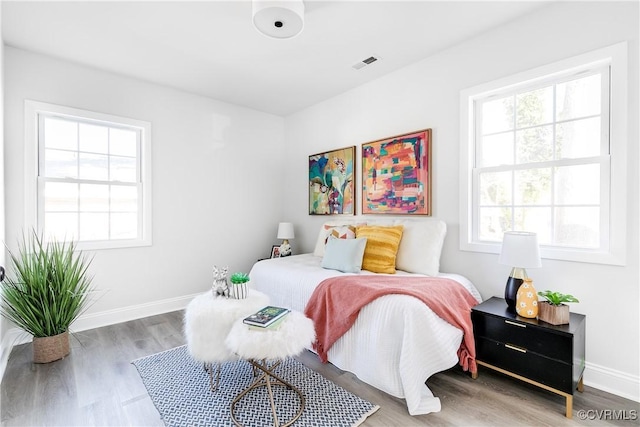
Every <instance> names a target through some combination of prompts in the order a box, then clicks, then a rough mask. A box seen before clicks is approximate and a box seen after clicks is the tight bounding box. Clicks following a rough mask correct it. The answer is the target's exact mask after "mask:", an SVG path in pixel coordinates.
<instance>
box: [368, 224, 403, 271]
mask: <svg viewBox="0 0 640 427" xmlns="http://www.w3.org/2000/svg"><path fill="white" fill-rule="evenodd" d="M403 229H404V227H403V226H402V225H395V226H392V227H384V226H381V225H362V226H358V227H356V238H360V237H366V238H367V246H366V247H365V249H364V257H363V259H362V269H363V270H369V271H371V272H373V273H390V274H394V273H395V272H396V255H397V253H398V247H399V246H400V240H401V239H402V230H403Z"/></svg>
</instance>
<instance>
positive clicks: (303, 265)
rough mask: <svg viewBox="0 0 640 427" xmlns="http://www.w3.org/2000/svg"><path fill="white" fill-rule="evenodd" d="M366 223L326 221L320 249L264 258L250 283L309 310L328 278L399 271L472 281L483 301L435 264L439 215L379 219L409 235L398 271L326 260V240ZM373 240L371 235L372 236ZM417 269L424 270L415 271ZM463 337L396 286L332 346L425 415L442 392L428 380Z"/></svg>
mask: <svg viewBox="0 0 640 427" xmlns="http://www.w3.org/2000/svg"><path fill="white" fill-rule="evenodd" d="M363 225H364V223H363V221H362V220H360V221H358V220H357V219H354V220H352V222H351V223H350V224H347V225H345V224H344V223H340V224H338V225H336V223H335V222H329V223H325V224H323V226H322V228H321V230H320V233H319V235H318V240H317V243H316V248H315V250H314V253H308V254H302V255H293V256H289V257H284V258H274V259H268V260H263V261H259V262H258V263H256V264H255V265H254V266H253V268H252V269H251V272H250V277H251V286H252V287H253V288H254V289H257V290H259V291H261V292H264V293H266V294H267V295H269V296H270V299H271V304H273V305H278V306H284V307H290V308H291V309H293V310H297V311H302V312H303V311H304V310H305V307H306V305H307V302H308V301H309V299H310V297H311V296H312V294H313V293H314V290H315V289H316V287H318V285H319V284H320V283H321V282H323V281H324V280H325V279H329V278H333V277H339V276H348V275H362V276H366V275H381V274H382V275H393V276H394V277H398V276H400V277H405V276H406V277H412V276H424V277H433V276H436V277H441V278H449V279H452V280H454V281H455V282H457V283H459V284H460V285H462V286H463V287H464V288H466V289H467V290H468V291H469V293H470V294H471V295H472V296H473V298H474V299H475V301H477V302H478V303H479V302H481V300H482V298H481V296H480V293H479V292H478V290H477V289H476V288H475V286H474V285H473V284H472V283H471V282H470V281H469V280H468V279H466V278H465V277H463V276H461V275H459V274H447V273H440V272H438V271H437V270H438V268H439V258H440V250H441V248H442V242H443V240H444V233H446V226H444V223H443V222H441V221H438V220H435V219H433V218H428V219H423V220H420V221H395V222H393V223H391V224H385V225H380V227H386V226H390V225H393V226H397V225H401V229H403V235H402V237H401V241H400V243H402V242H404V246H403V245H402V244H400V243H399V244H398V248H397V256H396V260H395V262H396V264H398V265H397V267H405V268H406V270H401V269H399V268H397V269H396V270H395V272H394V273H373V272H371V271H368V270H358V271H354V272H343V271H339V270H335V269H331V268H326V266H325V268H323V264H325V262H324V261H326V259H328V258H329V254H328V253H325V252H324V249H325V247H326V248H327V249H328V248H329V246H327V244H328V243H329V244H332V243H331V242H333V241H334V240H333V239H336V237H339V238H341V239H349V238H350V237H351V238H354V237H355V236H348V234H349V230H351V229H353V230H355V229H358V230H360V229H361V228H362V226H363ZM369 225H371V224H367V226H369ZM375 227H378V225H375ZM336 230H337V231H336ZM336 234H338V235H339V236H335V235H336ZM354 234H355V233H354ZM331 235H333V236H334V237H331ZM329 237H330V238H331V240H329ZM336 240H337V239H336ZM387 240H388V239H387ZM369 242H372V240H371V238H370V239H369ZM368 244H369V243H367V245H368ZM426 246H431V247H426ZM433 246H435V248H434V247H433ZM403 249H404V252H403ZM409 251H410V252H409ZM416 251H418V252H416ZM343 258H344V257H343ZM365 258H366V257H365ZM436 258H437V260H436ZM412 259H413V260H414V261H415V260H416V259H418V260H419V262H418V263H417V264H416V263H414V264H412V263H411V262H409V261H411V260H412ZM426 261H428V262H427V264H428V265H427V264H426V263H425V262H426ZM407 270H412V271H407ZM416 270H421V271H420V272H418V273H416V272H415V271H416ZM425 273H431V274H425ZM371 277H373V276H371ZM462 341H463V332H462V330H460V329H458V328H456V327H455V326H452V325H451V324H449V323H448V322H446V321H445V320H443V319H441V318H440V317H438V316H437V315H436V314H435V313H434V311H433V310H431V309H430V308H429V307H428V306H427V305H425V304H424V303H423V302H421V301H420V300H419V299H417V298H414V297H412V296H407V295H399V294H391V295H385V296H382V297H379V298H377V299H375V300H373V301H372V302H370V303H368V304H367V305H365V306H364V307H363V308H362V309H361V310H360V312H359V315H358V316H357V318H356V320H355V323H353V326H351V328H350V329H349V330H348V331H347V332H346V333H345V334H344V335H342V337H341V338H339V339H338V340H337V341H336V342H335V344H333V346H332V347H331V348H330V349H329V350H328V352H327V354H328V360H329V362H331V363H332V364H333V365H335V366H337V367H338V368H340V369H342V370H345V371H349V372H352V373H354V374H355V375H356V376H357V377H358V378H359V379H360V380H362V381H364V382H366V383H368V384H370V385H372V386H373V387H376V388H378V389H380V390H382V391H384V392H386V393H388V394H390V395H392V396H396V397H399V398H403V399H405V400H406V404H407V409H408V412H409V413H410V414H411V415H419V414H427V413H430V412H437V411H439V410H440V400H439V399H438V398H437V397H436V396H434V395H433V393H432V392H431V391H430V390H429V388H428V387H427V386H426V384H425V381H426V380H427V379H428V378H429V377H430V376H431V375H433V374H435V373H437V372H441V371H443V370H446V369H449V368H451V367H453V366H454V365H456V363H458V350H459V348H460V346H461V342H462Z"/></svg>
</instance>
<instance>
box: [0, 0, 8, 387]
mask: <svg viewBox="0 0 640 427" xmlns="http://www.w3.org/2000/svg"><path fill="white" fill-rule="evenodd" d="M3 129H4V43H2V3H1V2H0V241H4V207H5V203H4V131H3ZM5 255H6V254H5V250H4V248H0V265H2V266H4V267H5V268H6V264H5ZM8 330H9V327H8V325H7V322H6V321H5V320H4V318H3V317H2V316H0V378H2V373H3V372H4V368H5V366H6V364H7V360H8V359H9V354H8V353H9V352H8V351H7V350H8V349H9V347H10V344H9V342H8V340H7V339H6V338H7V331H8Z"/></svg>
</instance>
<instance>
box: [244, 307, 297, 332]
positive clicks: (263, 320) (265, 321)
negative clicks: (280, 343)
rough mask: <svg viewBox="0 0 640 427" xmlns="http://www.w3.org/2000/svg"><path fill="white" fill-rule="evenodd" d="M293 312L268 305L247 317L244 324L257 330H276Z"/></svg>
mask: <svg viewBox="0 0 640 427" xmlns="http://www.w3.org/2000/svg"><path fill="white" fill-rule="evenodd" d="M290 311H291V310H289V309H288V308H283V307H275V306H272V305H268V306H266V307H263V308H261V309H260V310H258V311H257V312H255V313H253V314H251V315H249V316H247V317H245V318H244V319H243V320H242V322H243V323H245V324H247V325H249V326H253V327H255V328H276V327H277V326H279V325H280V323H281V322H282V321H283V320H284V318H285V316H286V315H287V314H289V312H290Z"/></svg>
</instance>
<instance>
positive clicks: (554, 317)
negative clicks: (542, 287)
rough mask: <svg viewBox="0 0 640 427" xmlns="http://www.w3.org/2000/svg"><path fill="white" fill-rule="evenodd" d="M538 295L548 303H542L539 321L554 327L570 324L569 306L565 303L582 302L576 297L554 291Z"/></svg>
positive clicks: (542, 292)
mask: <svg viewBox="0 0 640 427" xmlns="http://www.w3.org/2000/svg"><path fill="white" fill-rule="evenodd" d="M538 295H540V296H541V297H544V298H545V299H546V301H540V305H539V307H538V308H539V312H538V319H539V320H542V321H545V322H547V323H551V324H552V325H565V324H567V323H569V306H568V305H566V304H564V303H565V302H580V301H578V299H577V298H576V297H574V296H573V295H569V294H563V293H560V292H553V291H541V292H538Z"/></svg>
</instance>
